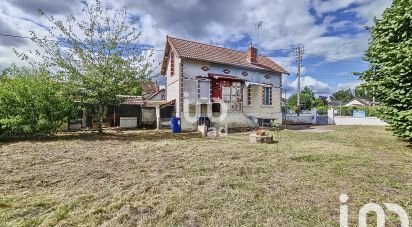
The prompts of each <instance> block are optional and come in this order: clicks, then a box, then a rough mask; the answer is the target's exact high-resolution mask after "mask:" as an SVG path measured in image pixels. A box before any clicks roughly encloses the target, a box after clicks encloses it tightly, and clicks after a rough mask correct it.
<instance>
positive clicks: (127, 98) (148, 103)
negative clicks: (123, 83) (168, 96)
mask: <svg viewBox="0 0 412 227" xmlns="http://www.w3.org/2000/svg"><path fill="white" fill-rule="evenodd" d="M117 97H119V98H121V99H123V100H122V104H126V105H141V106H143V107H156V106H165V105H174V103H175V100H170V101H167V100H161V101H153V100H144V99H143V97H142V96H133V95H118V96H117Z"/></svg>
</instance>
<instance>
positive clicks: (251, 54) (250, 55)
mask: <svg viewBox="0 0 412 227" xmlns="http://www.w3.org/2000/svg"><path fill="white" fill-rule="evenodd" d="M257 52H258V50H257V49H256V48H255V47H253V46H252V42H250V45H249V49H248V50H247V60H248V61H249V62H250V63H257Z"/></svg>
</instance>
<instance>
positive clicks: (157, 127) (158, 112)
mask: <svg viewBox="0 0 412 227" xmlns="http://www.w3.org/2000/svg"><path fill="white" fill-rule="evenodd" d="M156 129H157V130H159V129H160V106H156Z"/></svg>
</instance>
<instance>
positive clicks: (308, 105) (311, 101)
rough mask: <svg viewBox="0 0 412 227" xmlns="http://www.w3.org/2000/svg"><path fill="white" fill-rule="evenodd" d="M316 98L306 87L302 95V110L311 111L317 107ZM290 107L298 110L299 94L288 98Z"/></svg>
mask: <svg viewBox="0 0 412 227" xmlns="http://www.w3.org/2000/svg"><path fill="white" fill-rule="evenodd" d="M315 104H316V97H315V93H313V91H312V90H311V89H310V88H309V87H307V86H306V87H304V88H303V90H302V92H301V93H300V108H301V109H302V110H310V109H312V108H313V107H315ZM288 106H289V108H290V109H294V110H296V106H297V94H294V95H292V96H290V97H289V98H288Z"/></svg>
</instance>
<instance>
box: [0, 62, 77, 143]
mask: <svg viewBox="0 0 412 227" xmlns="http://www.w3.org/2000/svg"><path fill="white" fill-rule="evenodd" d="M12 71H13V73H11V74H9V73H8V72H10V71H7V70H5V71H4V73H3V78H2V79H1V81H0V138H7V137H40V136H46V135H51V134H54V133H56V132H57V130H58V129H59V128H60V127H61V125H62V124H63V123H64V122H65V121H67V118H68V117H69V116H70V115H71V114H72V113H73V112H74V111H73V110H74V109H73V105H72V104H73V102H72V101H71V100H69V99H68V98H67V97H65V96H64V94H63V87H64V84H62V83H58V82H55V81H53V80H51V79H50V78H49V77H48V75H47V74H46V73H45V72H41V71H33V70H28V69H12Z"/></svg>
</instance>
